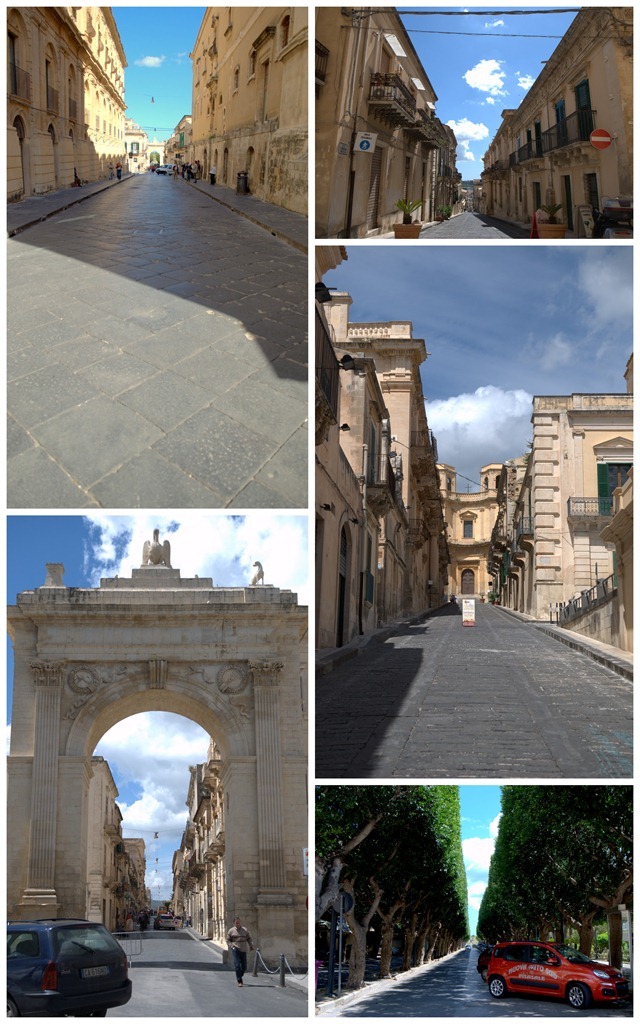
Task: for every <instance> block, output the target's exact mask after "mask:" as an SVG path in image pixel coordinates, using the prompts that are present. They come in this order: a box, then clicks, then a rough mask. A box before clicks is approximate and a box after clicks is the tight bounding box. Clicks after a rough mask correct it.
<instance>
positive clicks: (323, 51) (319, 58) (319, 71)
mask: <svg viewBox="0 0 640 1024" xmlns="http://www.w3.org/2000/svg"><path fill="white" fill-rule="evenodd" d="M328 60H329V51H328V49H327V47H326V46H323V45H322V43H319V42H318V40H317V39H316V82H317V83H318V84H320V85H324V83H325V82H326V80H327V61H328Z"/></svg>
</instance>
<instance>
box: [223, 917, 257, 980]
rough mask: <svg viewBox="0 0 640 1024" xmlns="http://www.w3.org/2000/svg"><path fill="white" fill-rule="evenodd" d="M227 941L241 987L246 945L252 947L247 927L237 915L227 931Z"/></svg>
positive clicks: (245, 961)
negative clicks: (244, 926) (243, 925)
mask: <svg viewBox="0 0 640 1024" xmlns="http://www.w3.org/2000/svg"><path fill="white" fill-rule="evenodd" d="M227 943H228V945H229V949H230V950H231V953H232V955H233V966H234V968H235V972H236V979H237V981H238V985H239V986H240V987H241V988H242V978H243V976H244V973H245V971H246V969H247V947H248V948H249V949H253V939H252V938H251V936H250V935H249V932H248V931H247V929H246V928H243V927H242V925H241V924H240V918H239V917H234V919H233V927H232V928H230V929H229V931H228V932H227Z"/></svg>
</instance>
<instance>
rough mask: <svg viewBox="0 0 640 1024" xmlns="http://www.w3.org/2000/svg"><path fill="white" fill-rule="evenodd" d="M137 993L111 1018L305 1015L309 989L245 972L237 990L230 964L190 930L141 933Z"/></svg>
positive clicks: (136, 965)
mask: <svg viewBox="0 0 640 1024" xmlns="http://www.w3.org/2000/svg"><path fill="white" fill-rule="evenodd" d="M132 964H133V966H132V967H131V968H130V970H129V977H130V978H131V981H132V982H133V994H132V996H131V999H130V1000H129V1002H128V1003H127V1004H126V1006H121V1007H117V1008H115V1009H113V1010H109V1011H108V1016H109V1017H305V1018H306V1016H307V1001H308V1000H307V992H306V991H305V990H304V989H301V988H300V987H294V986H293V985H291V986H287V985H285V987H284V988H279V987H278V982H277V978H276V977H274V976H268V975H266V974H258V977H257V978H254V977H252V976H251V974H247V975H245V978H244V985H243V987H242V988H239V987H238V985H237V983H236V976H235V974H234V972H233V968H232V967H231V966H230V965H226V964H223V963H222V957H221V955H220V954H219V953H217V952H216V951H215V950H214V949H213V948H212V947H211V946H210V945H208V944H207V943H206V942H201V941H198V940H197V939H194V938H193V936H192V935H191V934H190V933H189V932H188V931H182V932H163V931H160V932H156V931H148V932H144V933H143V937H142V954H141V955H139V956H134V957H133V958H132Z"/></svg>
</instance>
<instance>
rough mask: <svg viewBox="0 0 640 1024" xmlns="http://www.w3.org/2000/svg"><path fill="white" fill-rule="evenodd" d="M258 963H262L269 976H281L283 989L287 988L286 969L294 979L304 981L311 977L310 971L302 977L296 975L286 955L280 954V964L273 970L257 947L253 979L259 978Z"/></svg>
mask: <svg viewBox="0 0 640 1024" xmlns="http://www.w3.org/2000/svg"><path fill="white" fill-rule="evenodd" d="M258 961H260V963H261V964H262V966H263V967H264V969H265V971H266V972H267V974H279V975H280V987H281V988H285V969H286V968H288V969H289V974H291V976H292V977H294V978H300V979H302V980H304V978H307V977H308V976H309V972H308V971H307V973H306V974H301V975H298V974H296V973H295V971H293V970H292V968H291V965H290V963H289V961H288V960H287V958H286V956H285V955H284V953H281V954H280V963H279V964H278V966H277V967H274V968H273V970H271V968H270V967H269V965H268V964H267V963H266V962H265V959H264V957H263V956H262V953H261V952H260V948H259V947H256V955H255V957H254V960H253V977H254V978H257V977H258Z"/></svg>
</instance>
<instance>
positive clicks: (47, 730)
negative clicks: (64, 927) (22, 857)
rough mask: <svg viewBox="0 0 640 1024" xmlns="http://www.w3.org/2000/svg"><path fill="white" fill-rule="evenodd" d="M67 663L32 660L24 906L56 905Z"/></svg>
mask: <svg viewBox="0 0 640 1024" xmlns="http://www.w3.org/2000/svg"><path fill="white" fill-rule="evenodd" d="M65 665H66V662H64V661H32V662H31V668H32V669H33V673H34V679H35V687H36V700H35V736H34V753H33V778H32V788H31V824H30V830H29V862H28V875H27V889H26V891H25V894H24V897H23V900H22V902H23V904H25V905H34V906H47V908H49V910H50V911H53V910H54V908H57V906H58V900H57V895H56V891H55V880H54V879H55V858H56V815H57V805H58V753H59V747H60V702H61V697H62V682H63V674H64V669H65Z"/></svg>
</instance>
